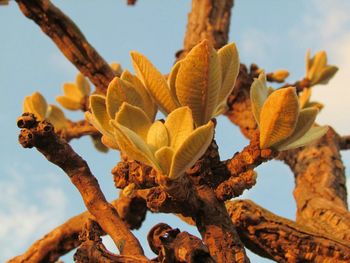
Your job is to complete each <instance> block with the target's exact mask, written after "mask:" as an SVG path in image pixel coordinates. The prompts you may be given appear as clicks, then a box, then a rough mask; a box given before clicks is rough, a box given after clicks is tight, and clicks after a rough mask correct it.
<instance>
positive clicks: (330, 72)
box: [317, 66, 338, 84]
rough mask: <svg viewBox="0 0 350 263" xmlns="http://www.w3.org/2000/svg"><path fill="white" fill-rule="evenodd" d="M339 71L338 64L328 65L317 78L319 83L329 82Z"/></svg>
mask: <svg viewBox="0 0 350 263" xmlns="http://www.w3.org/2000/svg"><path fill="white" fill-rule="evenodd" d="M337 72H338V67H336V66H326V67H325V68H323V69H322V71H321V73H320V77H319V79H317V83H318V84H327V83H328V82H329V81H330V79H331V78H333V77H334V75H335V74H336V73H337Z"/></svg>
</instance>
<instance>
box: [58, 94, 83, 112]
mask: <svg viewBox="0 0 350 263" xmlns="http://www.w3.org/2000/svg"><path fill="white" fill-rule="evenodd" d="M56 101H57V102H58V103H59V104H60V105H61V106H62V107H63V108H65V109H67V110H79V109H80V102H79V101H77V100H73V99H71V98H70V97H66V96H57V97H56Z"/></svg>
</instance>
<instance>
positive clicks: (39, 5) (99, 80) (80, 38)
mask: <svg viewBox="0 0 350 263" xmlns="http://www.w3.org/2000/svg"><path fill="white" fill-rule="evenodd" d="M16 2H17V3H18V5H19V7H20V9H21V11H22V12H23V14H24V15H25V16H26V17H28V18H29V19H32V20H33V21H34V22H35V23H37V24H38V25H39V26H40V28H41V30H42V31H43V32H44V33H45V34H46V35H48V36H49V37H50V38H51V39H52V40H53V42H54V43H55V44H56V45H57V47H58V48H59V49H60V50H61V51H62V53H63V54H64V55H65V56H66V58H67V59H68V60H69V61H70V62H72V63H73V64H74V65H75V66H76V67H77V68H78V69H79V70H80V71H81V72H82V73H83V74H84V75H85V76H87V77H88V78H89V79H90V81H91V82H92V83H93V84H94V85H95V86H96V91H97V92H98V93H106V90H107V87H108V84H109V82H110V81H111V80H112V79H113V77H114V73H113V71H112V69H111V68H110V67H109V65H108V64H107V63H106V62H105V60H104V59H103V58H102V57H101V56H100V55H99V54H98V52H97V51H96V50H95V49H94V48H93V47H92V46H91V45H90V43H89V42H88V41H87V40H86V39H85V37H84V35H83V34H82V33H81V31H80V30H79V28H78V27H77V26H76V25H75V24H74V22H73V21H72V20H71V19H70V18H69V17H67V16H66V15H65V14H64V13H63V12H62V11H61V10H60V9H58V8H57V7H56V6H54V5H53V4H52V3H51V2H50V1H49V0H16Z"/></svg>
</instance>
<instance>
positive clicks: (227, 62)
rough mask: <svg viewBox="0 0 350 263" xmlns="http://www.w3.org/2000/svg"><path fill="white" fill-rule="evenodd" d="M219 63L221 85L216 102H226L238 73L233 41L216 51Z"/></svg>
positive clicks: (237, 57) (237, 61)
mask: <svg viewBox="0 0 350 263" xmlns="http://www.w3.org/2000/svg"><path fill="white" fill-rule="evenodd" d="M218 56H219V60H220V64H221V72H222V85H221V89H220V93H219V98H218V104H220V103H226V101H227V97H228V96H229V95H230V94H231V92H232V90H233V88H234V86H235V82H236V79H237V76H238V73H239V55H238V51H237V48H236V45H235V44H234V43H231V44H228V45H226V46H224V47H222V48H220V49H219V51H218Z"/></svg>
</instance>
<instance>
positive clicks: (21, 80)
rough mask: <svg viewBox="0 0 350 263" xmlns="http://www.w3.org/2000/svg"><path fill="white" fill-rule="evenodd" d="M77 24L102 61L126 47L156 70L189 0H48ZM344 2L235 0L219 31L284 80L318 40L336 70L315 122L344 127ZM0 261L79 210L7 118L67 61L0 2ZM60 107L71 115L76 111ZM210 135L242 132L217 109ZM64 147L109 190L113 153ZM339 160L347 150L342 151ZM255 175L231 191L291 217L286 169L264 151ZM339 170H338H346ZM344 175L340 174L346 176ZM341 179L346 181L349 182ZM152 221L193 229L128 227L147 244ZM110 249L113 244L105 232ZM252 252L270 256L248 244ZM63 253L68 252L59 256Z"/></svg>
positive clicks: (69, 74) (234, 138)
mask: <svg viewBox="0 0 350 263" xmlns="http://www.w3.org/2000/svg"><path fill="white" fill-rule="evenodd" d="M53 2H54V3H55V4H56V5H57V6H58V7H59V8H61V9H62V10H63V11H64V12H65V13H66V14H67V15H69V16H70V17H71V18H72V20H73V21H75V22H76V24H77V25H78V26H79V27H80V29H81V30H82V32H84V34H85V36H86V38H87V39H88V40H89V42H90V43H91V44H92V45H93V46H94V47H95V48H96V49H97V50H98V52H99V53H100V54H101V55H102V56H103V57H104V58H105V59H106V61H108V62H112V61H117V62H119V63H121V64H122V66H123V68H127V69H129V70H132V67H131V62H130V57H129V52H130V50H137V51H139V52H141V53H143V54H145V55H146V56H147V57H148V58H149V59H150V60H151V61H152V62H153V64H154V65H155V66H156V67H157V68H159V69H160V71H161V72H163V73H166V72H169V69H170V68H171V65H172V64H173V62H174V54H175V52H176V51H177V50H179V49H181V48H182V44H183V36H184V33H185V28H186V23H187V14H188V12H189V11H190V7H191V2H190V1H189V0H182V1H178V0H168V1H161V0H153V1H145V0H139V1H138V2H137V4H136V6H134V7H129V6H127V5H126V4H125V2H126V1H120V0H119V1H118V0H104V1H92V0H76V1H63V0H57V1H53ZM349 13H350V2H349V1H348V0H323V1H317V0H309V1H303V0H295V1H277V0H265V1H261V0H246V1H244V0H236V3H235V7H234V9H233V13H232V20H231V26H230V34H229V40H230V42H235V43H236V44H237V47H238V50H239V54H240V58H241V61H242V62H243V63H245V64H247V65H249V64H251V63H257V64H258V65H259V66H260V67H262V68H264V69H265V70H266V71H267V72H271V71H275V70H278V69H288V70H289V71H290V77H289V78H288V81H289V82H291V83H292V82H294V81H295V80H298V79H301V78H302V77H303V76H304V74H305V62H304V57H305V54H306V51H307V49H308V48H310V49H311V51H312V53H313V54H314V53H315V52H316V51H318V50H326V51H327V54H328V59H329V63H330V64H334V65H337V66H338V67H339V68H340V70H339V72H338V73H337V75H336V77H335V78H334V79H333V80H332V81H331V82H330V83H329V85H327V86H317V87H315V88H314V91H313V95H312V99H313V100H317V101H320V102H322V103H323V104H325V108H324V109H323V110H322V112H321V113H320V115H319V117H318V119H317V122H318V123H321V124H330V125H332V126H333V127H334V128H335V129H336V130H337V131H338V132H339V133H340V134H344V135H345V134H350V122H349V117H348V112H350V103H349V102H348V100H349V97H350V91H349V89H350V87H348V86H349V84H348V83H349V80H350V17H349V15H348V14H349ZM0 36H1V39H0V91H1V92H2V96H0V122H1V143H0V145H1V147H0V193H1V198H0V247H1V253H0V262H3V261H4V260H6V259H9V258H11V257H13V256H15V255H18V254H20V253H23V252H24V251H25V250H26V248H28V247H29V245H30V244H31V243H32V242H34V241H35V240H37V239H39V238H40V237H41V236H42V235H44V234H45V233H46V232H48V231H50V230H51V229H52V228H54V227H55V226H57V225H59V224H61V223H63V222H64V221H65V220H67V219H68V218H70V217H72V216H73V215H75V214H77V213H80V212H82V211H84V210H85V208H84V205H83V202H82V200H81V198H80V196H79V194H78V192H77V190H76V189H75V188H74V187H73V185H72V184H71V183H70V181H69V180H68V178H67V176H66V175H65V174H64V173H63V171H61V170H60V169H59V168H57V167H56V166H54V165H52V164H50V163H49V162H48V161H46V159H45V158H44V157H43V156H42V155H41V154H40V153H38V152H37V151H36V150H34V149H23V148H22V147H21V146H20V145H19V144H18V140H17V138H18V133H19V130H18V128H17V127H16V118H17V117H18V116H19V115H20V114H21V111H22V102H23V99H24V97H25V96H27V95H30V94H32V93H33V92H35V91H40V92H41V93H42V94H43V95H44V96H45V98H46V99H47V101H48V102H49V103H53V104H55V96H57V95H60V94H61V93H62V84H63V83H64V82H73V81H74V79H75V75H76V74H77V70H76V69H75V67H74V66H72V65H71V64H70V62H69V61H67V59H66V58H65V57H64V56H63V55H62V54H61V53H60V51H59V50H58V49H57V48H56V46H55V45H54V44H53V43H52V41H51V40H50V39H49V38H48V37H47V36H46V35H44V34H43V33H42V32H41V31H40V29H39V28H38V26H37V25H36V24H34V23H33V22H32V21H29V20H28V19H27V18H25V17H24V16H23V15H22V13H21V12H20V11H19V9H18V6H17V5H16V4H15V3H14V2H12V1H11V3H10V5H9V6H0ZM65 113H66V115H67V116H68V117H69V118H71V119H74V120H78V119H81V118H83V114H82V113H71V112H68V111H66V112H65ZM216 140H217V143H218V145H219V148H220V154H221V158H222V159H223V160H224V159H227V158H230V157H231V156H232V155H233V154H234V153H235V152H236V151H239V150H241V149H242V148H243V147H244V146H245V145H246V144H247V140H246V139H244V138H243V136H242V135H241V134H240V132H239V130H238V129H237V127H235V126H234V125H232V124H231V123H230V122H229V121H228V120H227V119H226V118H225V117H219V118H218V126H217V130H216ZM72 146H73V148H74V149H75V150H76V151H77V152H78V153H79V154H80V155H81V156H82V157H83V158H84V159H86V160H87V162H88V163H89V165H90V168H91V169H92V171H93V173H94V174H95V176H96V177H97V179H98V180H99V183H100V185H101V188H102V190H103V192H104V193H105V195H106V196H107V198H108V199H109V200H112V199H114V198H116V197H117V196H118V192H117V190H116V189H115V188H114V185H113V180H112V176H111V174H110V170H111V169H112V168H113V167H114V166H115V165H116V164H117V162H118V159H119V157H118V156H119V153H118V152H116V151H110V152H109V153H108V154H101V153H98V152H96V151H95V150H94V148H93V146H92V143H91V140H90V138H87V137H86V138H82V139H79V140H74V141H72ZM342 156H343V160H344V164H345V165H346V166H349V165H350V155H349V154H348V153H347V152H342ZM256 171H257V172H258V182H257V185H256V186H254V187H253V188H252V189H251V190H249V191H246V192H245V193H244V195H243V196H242V197H241V198H249V199H252V200H253V201H255V202H256V203H258V204H260V205H262V206H263V207H265V208H267V209H269V210H270V211H272V212H274V213H276V214H278V215H280V216H284V217H287V218H290V219H294V218H295V203H294V200H293V195H292V191H293V185H294V179H293V176H292V174H291V172H290V170H289V168H288V167H286V166H285V165H284V164H283V163H280V162H277V161H272V162H269V163H267V164H263V165H261V166H259V167H258V168H257V170H256ZM346 172H347V173H348V170H346ZM348 181H349V180H348ZM349 185H350V184H349ZM159 222H167V223H168V224H170V225H171V226H172V227H178V228H180V229H181V230H183V231H189V232H191V233H193V234H196V235H198V232H197V231H196V230H195V229H194V228H193V227H189V226H186V225H184V224H183V223H181V222H180V221H179V220H178V219H177V218H176V217H175V216H173V215H165V214H161V215H155V214H150V213H149V214H148V215H147V219H146V221H145V223H144V224H143V227H142V228H141V230H139V231H135V235H137V237H139V238H140V240H141V242H142V244H143V245H144V247H145V248H146V249H145V251H146V254H147V255H148V256H149V257H152V256H153V255H152V252H151V251H150V250H149V249H148V248H147V244H146V239H145V236H146V234H147V233H148V231H149V230H150V228H151V227H152V226H153V225H155V224H156V223H159ZM105 243H106V244H107V246H108V247H109V248H110V249H112V250H113V249H114V248H113V244H112V242H111V241H110V240H108V239H106V240H105ZM249 255H250V258H251V260H252V262H258V263H260V262H261V263H264V262H270V261H268V260H266V259H263V258H260V257H258V256H255V255H253V254H251V253H249ZM63 259H64V260H65V262H72V254H70V255H68V256H66V257H64V258H63Z"/></svg>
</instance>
